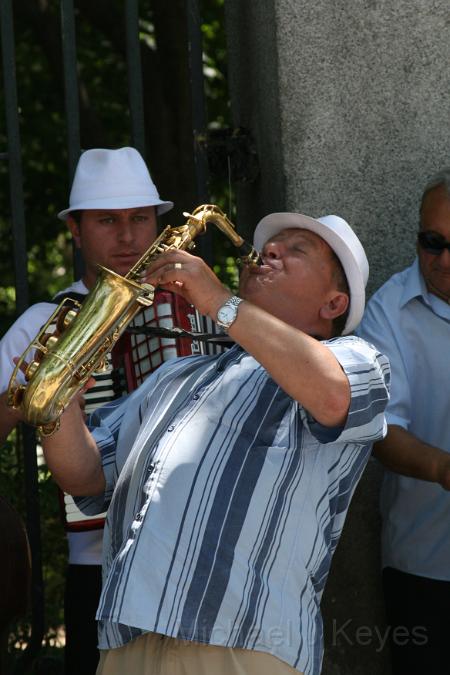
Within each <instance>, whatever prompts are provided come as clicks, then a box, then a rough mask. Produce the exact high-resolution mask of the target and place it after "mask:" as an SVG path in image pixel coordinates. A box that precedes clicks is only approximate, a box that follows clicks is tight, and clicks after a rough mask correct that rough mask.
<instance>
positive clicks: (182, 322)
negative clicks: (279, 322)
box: [60, 290, 224, 532]
mask: <svg viewBox="0 0 450 675" xmlns="http://www.w3.org/2000/svg"><path fill="white" fill-rule="evenodd" d="M129 329H130V332H125V333H124V334H123V335H122V336H121V338H120V340H119V341H118V343H117V345H116V346H115V347H114V349H113V351H112V352H111V354H110V355H109V364H108V365H109V367H108V368H107V370H106V371H105V372H102V373H98V374H96V375H95V380H96V385H95V386H94V387H92V389H90V390H89V391H87V392H86V394H85V402H86V405H85V411H86V413H88V414H89V413H91V412H93V411H94V410H96V409H97V408H98V407H100V406H101V405H103V404H104V403H107V402H109V401H112V400H114V399H116V398H119V397H120V396H122V395H123V394H126V393H130V392H132V391H134V390H135V389H136V388H137V387H138V386H139V385H140V384H142V382H143V381H144V380H145V378H146V377H148V375H150V374H151V373H153V371H154V370H156V369H157V368H158V367H159V366H160V365H161V364H162V363H164V362H165V361H168V360H169V359H173V358H175V357H177V356H190V355H194V354H215V353H220V352H222V351H223V349H224V347H223V346H222V344H221V343H220V341H218V342H217V343H215V342H214V341H213V340H211V341H210V342H204V341H202V340H199V339H196V337H195V336H193V337H191V336H183V337H178V336H177V337H175V336H168V337H167V336H165V335H164V334H163V335H161V334H160V333H161V332H163V331H164V330H167V331H168V332H170V331H172V330H173V329H175V330H176V329H181V332H182V333H184V332H187V333H191V332H192V333H200V334H202V333H207V334H212V335H214V333H215V332H216V327H215V324H214V323H213V322H212V321H211V320H210V319H209V317H204V316H201V315H200V314H199V313H198V312H197V310H196V309H195V308H194V307H193V306H192V305H190V304H188V303H187V302H186V301H185V300H184V299H183V298H181V297H180V296H178V295H175V294H174V293H171V292H170V291H161V290H158V291H157V292H156V293H155V299H154V302H153V304H152V305H151V306H150V307H147V308H145V309H144V310H143V311H142V312H140V313H139V314H138V315H137V316H136V317H135V318H134V320H133V322H132V323H131V324H130V326H129ZM149 329H150V330H149ZM152 329H154V330H153V331H152ZM156 329H163V331H158V330H156ZM60 500H61V505H62V513H63V520H64V526H65V529H66V530H69V531H71V532H80V531H85V530H95V529H100V528H102V527H103V525H104V522H105V514H100V515H96V516H86V515H84V514H83V513H82V512H81V511H80V510H79V509H78V507H77V506H76V504H75V502H74V500H73V498H72V497H71V496H70V495H67V494H65V493H63V492H61V491H60Z"/></svg>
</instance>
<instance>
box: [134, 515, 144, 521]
mask: <svg viewBox="0 0 450 675" xmlns="http://www.w3.org/2000/svg"><path fill="white" fill-rule="evenodd" d="M135 520H137V521H138V522H139V521H141V520H142V514H141V513H138V514H137V515H136V518H135Z"/></svg>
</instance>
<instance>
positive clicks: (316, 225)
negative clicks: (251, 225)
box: [253, 213, 369, 335]
mask: <svg viewBox="0 0 450 675" xmlns="http://www.w3.org/2000/svg"><path fill="white" fill-rule="evenodd" d="M292 227H298V228H299V229H302V230H311V232H314V233H315V234H317V235H319V237H321V238H322V239H324V240H325V241H326V242H327V244H328V245H329V246H330V248H331V249H332V250H333V251H334V252H335V254H336V255H337V257H338V258H339V260H340V262H341V265H342V267H343V268H344V272H345V276H346V277H347V283H348V287H349V290H350V308H349V313H348V317H347V321H346V323H345V327H344V330H343V331H342V335H347V334H348V333H351V332H352V331H353V330H354V329H355V328H356V326H357V325H358V324H359V322H360V321H361V319H362V315H363V312H364V305H365V301H366V292H365V288H366V284H367V279H368V277H369V263H368V261H367V256H366V254H365V251H364V249H363V246H362V244H361V242H360V241H359V239H358V237H357V236H356V234H355V233H354V232H353V230H352V228H351V227H350V225H349V224H348V223H347V222H346V221H345V220H344V219H343V218H340V217H339V216H322V217H321V218H317V219H315V218H310V217H309V216H303V215H301V214H300V213H271V214H270V215H268V216H265V217H264V218H263V219H262V220H260V221H259V223H258V225H257V226H256V229H255V234H254V236H253V243H254V245H255V248H256V249H257V250H258V251H261V250H262V248H263V246H264V244H265V243H266V241H268V240H269V239H270V238H271V237H273V236H274V235H276V234H278V232H281V230H285V229H288V228H292Z"/></svg>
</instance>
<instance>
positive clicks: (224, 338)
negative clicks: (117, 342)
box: [125, 326, 233, 344]
mask: <svg viewBox="0 0 450 675" xmlns="http://www.w3.org/2000/svg"><path fill="white" fill-rule="evenodd" d="M125 332H126V333H132V334H133V335H149V336H150V337H163V338H183V337H186V338H191V340H199V341H200V342H212V343H218V344H228V343H232V342H233V340H232V339H231V338H230V337H229V336H228V335H217V334H215V333H202V332H198V331H190V330H184V329H183V328H177V327H176V326H174V327H173V328H162V327H160V326H136V327H135V326H128V328H127V329H126V331H125Z"/></svg>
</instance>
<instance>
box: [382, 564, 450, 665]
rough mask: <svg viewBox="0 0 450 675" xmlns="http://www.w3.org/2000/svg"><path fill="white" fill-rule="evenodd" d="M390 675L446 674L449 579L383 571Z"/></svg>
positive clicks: (449, 638)
mask: <svg viewBox="0 0 450 675" xmlns="http://www.w3.org/2000/svg"><path fill="white" fill-rule="evenodd" d="M383 590H384V597H385V604H386V616H387V623H388V626H389V638H390V646H391V653H392V675H416V674H417V675H450V582H448V581H437V580H436V579H427V578H425V577H419V576H416V575H414V574H407V573H406V572H400V571H399V570H395V569H393V568H391V567H387V568H385V569H384V570H383Z"/></svg>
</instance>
